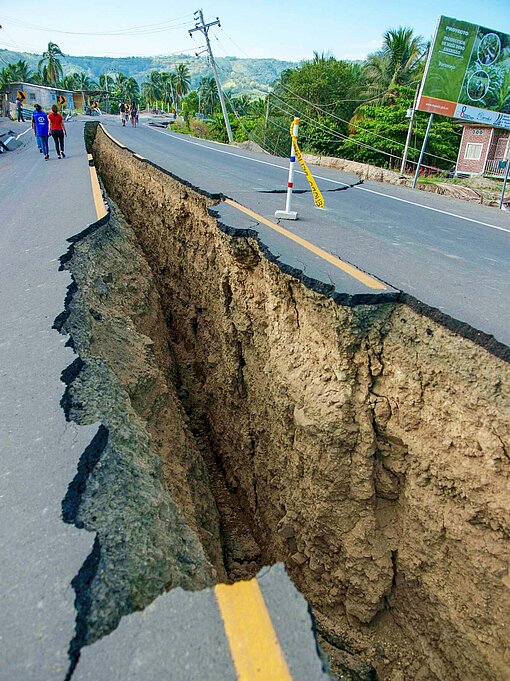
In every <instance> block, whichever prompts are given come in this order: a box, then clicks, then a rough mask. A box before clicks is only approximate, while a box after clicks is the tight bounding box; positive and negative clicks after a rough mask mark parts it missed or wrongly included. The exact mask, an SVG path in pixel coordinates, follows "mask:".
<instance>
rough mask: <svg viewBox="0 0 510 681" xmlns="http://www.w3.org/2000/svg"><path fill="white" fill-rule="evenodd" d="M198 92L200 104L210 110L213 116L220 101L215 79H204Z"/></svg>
mask: <svg viewBox="0 0 510 681" xmlns="http://www.w3.org/2000/svg"><path fill="white" fill-rule="evenodd" d="M198 92H199V95H200V102H201V104H202V106H203V107H204V108H205V107H207V108H208V109H209V113H210V114H211V116H212V114H213V112H214V107H215V106H216V104H217V103H218V101H219V98H218V88H217V87H216V81H215V79H214V78H202V80H201V81H200V85H199V86H198Z"/></svg>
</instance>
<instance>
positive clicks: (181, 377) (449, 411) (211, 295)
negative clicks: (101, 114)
mask: <svg viewBox="0 0 510 681" xmlns="http://www.w3.org/2000/svg"><path fill="white" fill-rule="evenodd" d="M93 153H94V158H95V162H96V165H97V167H98V171H99V173H100V176H101V178H102V180H103V182H104V185H105V187H106V190H107V192H108V194H109V195H110V196H111V197H112V199H113V200H114V201H115V202H116V203H117V204H118V206H119V208H120V209H121V210H122V213H123V214H124V216H128V219H129V226H130V228H131V229H132V230H133V233H134V234H135V235H136V240H137V245H136V247H137V248H139V249H141V251H140V252H141V253H143V259H144V260H145V262H146V264H147V266H148V268H147V271H150V276H151V277H152V279H151V281H153V282H154V287H155V289H156V291H157V294H158V305H160V306H161V312H162V314H161V316H160V317H159V318H157V319H151V320H150V323H149V319H147V323H146V325H145V328H144V335H145V336H146V337H147V338H149V339H150V341H151V343H152V344H153V349H152V350H151V352H152V353H153V355H154V356H155V357H156V359H157V360H158V361H159V362H160V367H162V369H161V370H162V371H164V372H166V379H165V385H166V386H168V385H172V386H173V388H172V389H173V390H175V396H177V398H178V399H177V401H174V397H173V396H172V398H171V400H170V402H171V403H172V406H171V407H169V406H168V404H169V401H168V400H167V401H166V402H165V403H163V405H162V406H161V405H160V406H159V407H158V414H160V415H161V418H164V419H165V420H166V421H165V422H167V423H168V426H167V430H168V435H169V439H168V440H166V441H165V440H164V437H162V435H161V432H160V431H159V430H157V429H156V430H155V431H154V433H153V439H154V440H159V441H160V448H159V452H158V453H159V455H160V456H161V458H162V461H163V466H164V468H165V470H166V474H165V478H166V479H167V482H168V481H169V480H170V481H171V480H172V479H173V477H174V476H173V474H172V471H173V468H174V467H176V469H178V470H183V468H185V467H186V463H185V462H186V459H187V456H188V453H189V456H190V460H192V461H195V463H196V465H197V466H198V467H199V468H200V470H205V472H204V474H203V475H202V477H201V480H202V481H203V484H204V485H206V486H207V478H209V480H211V489H212V490H213V492H214V497H215V502H216V504H217V506H218V507H219V510H220V514H219V515H220V520H219V521H218V522H219V524H220V525H222V524H223V526H224V527H225V526H228V524H229V523H231V524H232V525H234V526H236V527H237V528H241V529H238V530H237V533H236V531H233V532H232V533H230V534H229V532H227V533H226V536H227V537H229V536H230V537H231V539H229V540H228V541H230V543H232V542H233V543H234V544H235V543H236V541H238V540H239V544H240V547H241V548H240V549H239V551H238V552H237V553H236V549H235V547H234V548H231V549H230V551H226V550H225V540H224V537H223V539H222V537H221V536H220V538H219V542H220V544H221V543H222V542H223V544H222V548H221V549H220V551H221V552H222V553H223V558H224V562H223V564H224V566H225V569H226V573H228V574H229V575H230V577H231V578H232V577H233V578H235V577H236V576H242V575H243V574H246V573H249V572H250V571H251V570H252V569H253V570H255V569H256V567H257V565H259V564H262V563H266V564H267V563H271V562H275V561H283V562H285V564H286V566H287V569H288V570H289V572H290V573H291V575H292V577H293V579H294V581H295V582H296V584H297V585H298V587H299V588H300V590H301V591H302V592H303V593H304V594H305V596H306V597H307V598H308V600H309V601H310V603H311V604H312V607H313V611H314V614H315V617H316V620H317V624H318V628H319V631H320V633H321V634H322V636H323V639H322V640H323V643H324V646H325V648H326V649H327V651H328V652H329V653H331V654H332V658H333V660H334V664H335V666H336V669H337V670H339V671H343V672H345V673H346V674H347V673H348V676H347V678H359V679H367V678H376V677H375V676H374V672H373V671H371V669H370V666H371V665H373V667H374V668H375V669H376V671H377V675H378V678H380V679H389V680H391V681H400V680H404V679H406V680H407V679H409V680H411V679H413V680H414V679H422V680H425V679H426V680H429V679H437V680H438V681H439V680H441V681H443V680H446V681H450V680H451V681H454V680H457V679H473V680H475V679H476V680H479V679H491V680H494V679H497V680H500V681H503V680H506V679H508V678H509V671H508V670H509V665H510V653H509V639H510V598H509V591H508V590H509V588H510V575H509V572H508V569H509V565H510V551H509V543H508V535H509V528H510V522H509V521H510V518H509V513H510V512H509V501H510V492H509V487H508V479H509V472H510V462H509V457H510V445H509V429H508V423H509V416H510V399H509V395H510V389H509V388H510V381H509V378H510V371H509V365H508V364H507V363H505V362H504V361H503V360H501V359H498V358H497V357H495V356H493V355H491V354H489V353H488V352H486V351H485V350H483V349H482V348H480V347H479V346H477V345H474V344H473V343H471V342H470V341H468V340H466V339H464V338H462V337H460V336H457V335H455V334H454V333H452V332H451V331H448V330H447V329H445V328H444V327H442V326H440V325H438V324H436V323H435V322H433V321H431V320H430V319H427V318H425V317H422V316H420V315H419V314H417V313H416V312H414V311H413V310H411V309H410V308H409V307H407V306H405V305H402V304H381V305H373V306H368V305H360V306H356V307H344V306H340V305H338V304H337V303H335V302H334V301H332V300H331V299H329V298H327V297H325V296H323V295H320V294H319V293H317V292H315V291H313V290H311V289H309V288H307V287H305V286H304V285H303V283H302V282H301V281H299V280H298V279H297V278H294V277H291V276H289V275H288V274H285V273H284V272H282V271H281V270H280V269H279V267H278V265H277V264H275V263H273V262H270V261H269V260H268V259H267V258H266V257H265V256H264V254H263V253H262V251H261V249H260V247H259V245H258V244H257V241H256V240H255V239H250V238H244V237H242V238H240V237H238V236H235V235H232V234H227V233H225V231H223V230H222V228H221V225H219V224H218V221H217V220H216V218H215V217H214V215H213V214H211V213H210V212H209V211H208V208H209V207H211V206H212V204H213V203H214V201H213V200H212V199H211V198H208V197H205V196H203V195H201V194H200V193H199V192H197V191H195V190H193V189H192V188H190V187H189V186H186V185H185V184H183V183H181V182H179V181H178V180H176V179H174V178H172V177H170V176H169V175H168V174H166V173H164V172H162V171H160V170H159V169H157V168H155V167H154V166H152V165H150V164H148V163H147V162H144V161H142V160H140V159H138V158H136V157H134V156H133V155H132V154H131V153H130V152H129V151H128V150H126V149H123V148H120V147H119V146H117V145H115V143H114V142H112V141H111V140H110V139H109V138H108V137H107V136H106V135H105V134H104V132H103V131H102V130H101V128H99V129H98V131H97V135H96V137H95V141H94V144H93ZM109 276H111V277H112V279H111V282H110V283H109V284H108V285H109V286H110V287H112V288H116V287H117V286H118V285H119V282H118V281H117V280H116V274H115V272H110V275H109ZM103 281H104V279H103ZM147 295H149V292H147ZM121 327H122V325H121V324H120V327H119V333H121V330H120V329H121ZM114 335H115V334H114ZM98 342H99V340H98ZM144 343H145V341H144ZM158 348H159V349H158ZM165 348H166V349H165ZM169 357H170V358H171V363H172V367H173V368H171V367H170V368H169V364H168V363H169V359H168V358H169ZM125 380H126V382H127V383H129V382H132V381H133V380H134V379H133V378H132V377H130V376H126V377H125ZM135 383H136V381H135ZM154 390H155V391H156V392H155V393H154V394H157V388H156V387H155V386H154ZM166 390H167V392H168V389H166ZM136 394H137V391H136V390H134V396H133V395H132V396H131V401H132V402H133V399H134V402H135V403H136ZM145 394H146V393H145V392H143V391H142V393H141V395H143V399H141V400H139V401H138V407H137V408H136V409H137V411H138V412H143V414H142V416H144V418H146V420H147V419H148V422H149V426H148V429H149V430H150V429H151V426H150V423H151V422H152V421H151V417H150V415H148V414H147V413H146V412H147V410H148V407H147V405H146V403H145V399H146V398H145ZM155 404H158V400H157V399H156V400H155ZM150 408H151V409H153V407H152V406H151V407H150ZM175 419H177V422H178V423H180V424H181V425H175ZM157 420H159V417H158V419H156V420H154V423H155V421H157ZM183 423H184V427H183V425H182V424H183ZM183 429H184V430H183ZM182 430H183V432H181V431H182ZM176 437H177V438H181V440H182V442H183V447H182V451H181V453H180V454H179V456H177V457H175V456H174V451H173V450H174V447H173V446H172V444H171V443H172V442H173V441H174V440H175V438H176ZM188 437H189V440H188V439H186V440H184V439H183V438H188ZM155 449H157V448H155ZM208 457H209V458H210V459H212V460H210V461H209V462H208V461H207V458H208ZM215 471H216V473H215ZM218 472H219V473H220V475H217V473H218ZM177 477H178V478H179V480H180V481H181V482H179V484H178V485H176V484H175V481H174V489H172V487H171V486H170V487H169V489H170V494H171V496H172V498H173V499H174V501H175V502H176V503H177V504H180V503H182V502H181V498H182V499H184V500H185V507H184V508H183V511H182V513H183V515H184V516H185V517H186V520H187V521H188V524H189V527H190V528H191V530H190V531H192V533H193V535H194V536H196V537H200V539H201V541H202V542H204V536H205V535H204V530H205V531H207V532H209V533H210V535H214V536H217V534H218V532H217V531H216V530H215V529H214V528H213V527H212V526H211V515H210V509H209V510H207V512H206V513H205V514H204V513H202V514H201V513H200V503H199V501H198V500H197V498H196V496H197V494H196V489H195V490H194V489H193V485H194V476H186V475H180V476H177ZM215 480H216V482H214V481H215ZM187 485H189V486H190V487H189V489H188V488H187ZM179 486H180V487H181V489H177V487H179ZM214 488H216V489H214ZM225 495H226V496H227V497H229V496H231V497H233V498H235V503H236V504H238V507H237V510H236V509H235V508H234V506H235V504H233V503H230V502H229V501H228V499H227V502H226V503H224V504H223V505H224V512H223V513H222V508H221V506H222V498H224V496H225ZM199 496H200V495H199ZM177 497H179V498H177ZM201 498H203V497H201ZM207 499H209V496H208V497H207ZM206 505H207V506H210V504H209V502H207V504H206ZM212 513H213V515H214V511H213V512H212ZM238 514H239V515H240V516H241V518H240V520H239V518H238V517H237V515H238ZM222 516H223V517H222ZM225 516H226V517H225ZM204 517H205V518H206V521H204ZM238 521H239V522H238ZM219 534H220V535H221V534H222V532H221V531H220V532H219ZM228 541H227V543H228ZM206 543H207V542H206ZM209 544H211V542H209ZM247 547H248V548H247ZM245 550H246V552H245ZM207 552H208V553H209V555H208V561H207V564H208V565H209V567H210V565H211V563H215V562H216V574H217V575H218V576H219V578H221V565H219V563H221V561H219V560H218V553H217V551H215V550H211V547H208V548H207V550H206V551H205V553H207ZM236 556H237V557H236ZM225 557H226V559H225ZM218 565H219V567H218ZM204 570H205V571H206V573H207V570H206V568H204ZM218 571H220V574H218ZM208 574H209V575H211V574H212V573H211V571H210V570H209V573H208ZM206 579H207V577H206ZM347 669H348V670H350V671H349V672H347Z"/></svg>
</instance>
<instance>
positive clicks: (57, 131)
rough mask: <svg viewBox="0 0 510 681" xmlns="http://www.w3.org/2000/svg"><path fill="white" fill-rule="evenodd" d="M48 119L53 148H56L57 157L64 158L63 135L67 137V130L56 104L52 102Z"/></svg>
mask: <svg viewBox="0 0 510 681" xmlns="http://www.w3.org/2000/svg"><path fill="white" fill-rule="evenodd" d="M48 119H49V121H50V126H51V127H50V132H51V136H52V137H53V141H54V142H55V149H56V150H57V158H65V157H66V155H65V154H64V135H65V136H66V137H67V130H66V126H65V124H64V119H63V118H62V116H61V115H60V114H59V112H58V109H57V105H56V104H53V106H52V107H51V113H50V115H49V116H48ZM61 154H62V155H61Z"/></svg>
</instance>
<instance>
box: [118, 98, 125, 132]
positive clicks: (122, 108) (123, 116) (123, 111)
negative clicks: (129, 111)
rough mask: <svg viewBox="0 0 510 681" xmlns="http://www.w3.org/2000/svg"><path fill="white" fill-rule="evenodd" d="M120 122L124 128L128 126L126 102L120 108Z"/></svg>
mask: <svg viewBox="0 0 510 681" xmlns="http://www.w3.org/2000/svg"><path fill="white" fill-rule="evenodd" d="M119 113H120V120H121V121H122V127H124V126H125V125H126V105H125V104H124V102H121V103H120V106H119Z"/></svg>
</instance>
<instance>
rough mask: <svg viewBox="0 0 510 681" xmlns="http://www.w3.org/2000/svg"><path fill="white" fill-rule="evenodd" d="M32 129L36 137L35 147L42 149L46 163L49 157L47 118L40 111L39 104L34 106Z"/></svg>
mask: <svg viewBox="0 0 510 681" xmlns="http://www.w3.org/2000/svg"><path fill="white" fill-rule="evenodd" d="M32 128H33V129H34V132H35V136H36V137H37V146H39V147H40V148H41V149H42V152H43V154H44V160H45V161H47V160H48V159H49V157H50V154H49V149H48V135H49V123H48V116H47V115H46V113H45V112H44V111H43V110H42V106H41V105H40V104H36V105H35V108H34V113H33V115H32Z"/></svg>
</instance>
